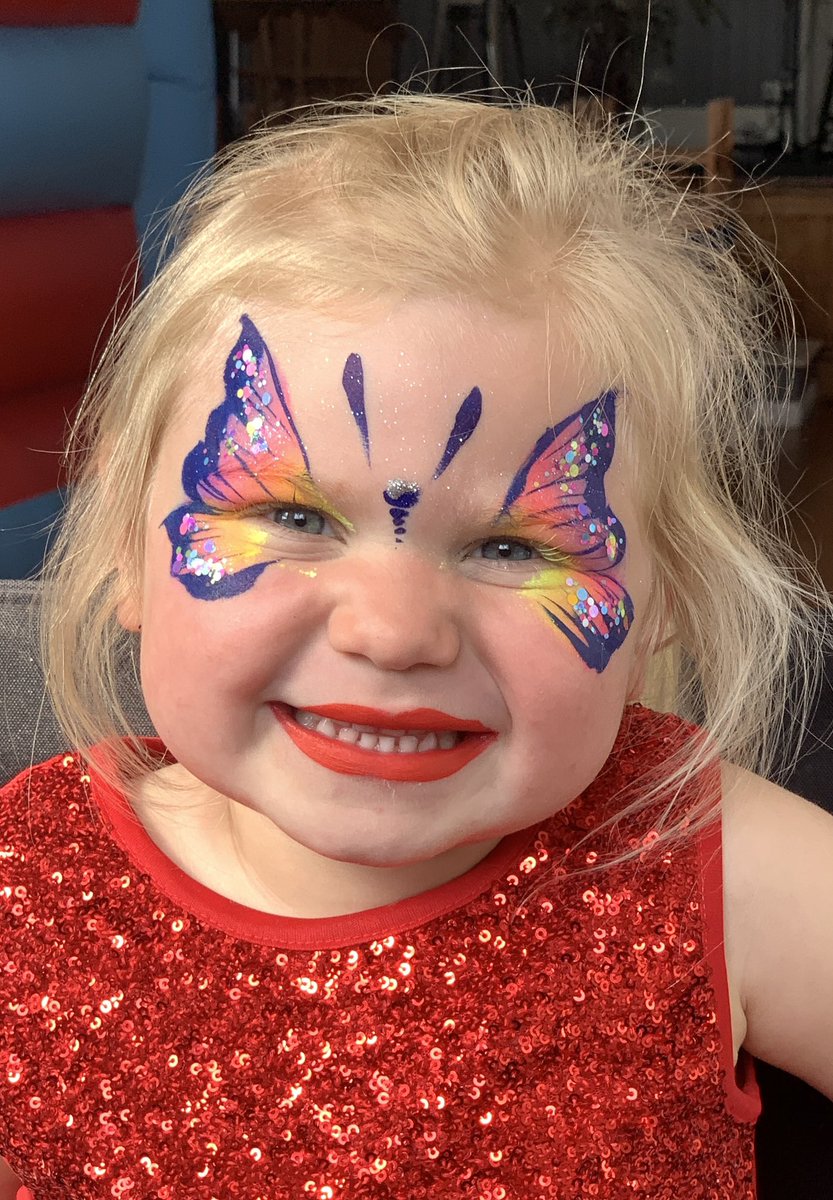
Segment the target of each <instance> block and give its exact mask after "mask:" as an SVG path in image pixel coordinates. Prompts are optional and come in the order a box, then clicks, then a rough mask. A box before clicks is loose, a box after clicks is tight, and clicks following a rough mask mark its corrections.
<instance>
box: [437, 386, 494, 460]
mask: <svg viewBox="0 0 833 1200" xmlns="http://www.w3.org/2000/svg"><path fill="white" fill-rule="evenodd" d="M482 411H483V397H482V395H481V393H480V388H477V387H474V388H472V389H471V391H470V392H469V394H468V396H466V398H465V400H464V401H463V403H462V404H461V405H460V407H459V408H458V409H457V414H456V416H455V417H454V428H453V429H452V430H451V433H450V434H449V437H448V441H447V442H446V445H445V450H444V451H443V456H442V458H441V459H440V461H439V463H438V464H437V469H436V471H435V472H434V478H435V479H439V477H440V476H441V475H442V473H443V471H444V470H445V469H446V467H447V466H449V464H450V463H451V462H452V461H453V459H454V456H455V455H456V454H457V453H458V452H459V451H460V450H461V449H462V448H463V446H465V444H466V442H467V441H468V440H469V438H470V437H471V435H472V434H473V433H474V431H475V429H476V428H477V425H478V422H479V421H480V414H481V413H482Z"/></svg>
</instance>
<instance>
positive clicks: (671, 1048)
mask: <svg viewBox="0 0 833 1200" xmlns="http://www.w3.org/2000/svg"><path fill="white" fill-rule="evenodd" d="M626 725H627V729H626V731H625V733H623V735H622V736H621V737H620V740H619V742H618V743H617V746H616V748H615V749H614V752H613V754H612V756H611V759H610V761H609V763H608V765H607V766H606V768H605V769H604V771H603V772H602V774H601V775H600V777H599V778H598V779H597V780H596V781H595V782H594V784H592V785H591V787H590V788H589V789H588V790H587V792H586V793H584V794H583V795H582V796H581V797H579V798H578V799H577V800H576V801H574V802H573V804H571V805H570V806H569V807H568V808H567V809H566V810H564V811H563V812H562V813H559V814H557V815H556V816H555V817H553V818H551V819H550V820H549V821H547V822H545V823H544V825H543V826H542V827H541V828H537V829H532V830H529V831H527V834H526V835H524V836H523V837H522V838H521V842H519V843H518V845H519V848H518V849H517V850H514V849H513V855H514V857H513V858H511V859H509V858H507V857H506V856H504V859H503V860H501V865H500V869H499V870H498V869H496V872H495V875H494V877H493V878H492V879H491V880H488V879H487V881H486V883H485V885H484V887H483V889H482V890H481V892H480V893H479V894H478V895H475V896H474V897H473V898H472V897H471V896H468V897H467V898H466V900H465V902H462V903H460V904H458V905H457V907H453V906H452V907H451V908H450V909H449V907H448V905H447V904H446V905H445V907H441V908H440V909H437V910H436V911H431V903H432V899H431V897H432V895H433V894H432V893H428V894H427V895H426V897H424V898H421V899H424V900H425V904H426V906H427V907H426V912H427V913H428V915H427V917H426V919H425V920H424V921H423V923H422V924H419V925H418V926H417V927H407V928H403V927H401V922H399V923H397V921H396V920H395V919H394V916H395V914H396V913H397V911H398V906H393V907H392V908H391V909H388V910H381V912H382V916H380V918H379V927H378V928H376V929H373V930H372V931H371V935H370V936H367V937H366V938H364V939H363V940H361V941H360V942H359V941H357V942H355V943H353V944H344V943H342V944H338V945H333V944H332V943H335V942H337V941H338V938H337V936H332V929H333V928H334V927H335V925H337V922H336V923H335V924H334V923H330V924H329V926H328V927H329V928H330V930H331V937H330V943H331V944H326V945H325V944H322V945H320V946H313V947H312V948H307V949H300V948H297V947H293V948H289V946H288V944H286V943H284V944H280V943H279V942H278V940H275V941H274V942H272V943H271V944H266V943H265V942H264V941H263V939H261V940H259V941H254V940H251V941H249V940H245V939H244V938H242V937H240V936H237V937H235V936H232V935H231V934H230V933H228V932H224V931H223V930H222V929H219V928H215V927H214V925H212V924H211V923H209V921H208V920H207V919H206V918H205V916H201V915H199V913H198V912H197V911H189V908H188V906H185V905H182V904H178V903H175V902H174V901H172V900H171V899H170V898H169V896H168V895H166V894H165V893H164V892H163V891H162V890H161V889H160V887H159V886H157V884H156V883H154V881H153V879H152V878H151V877H150V876H149V875H148V873H147V871H146V870H145V869H144V868H143V867H142V865H141V864H140V863H138V862H133V861H131V860H130V859H129V858H128V857H127V855H126V853H125V852H124V851H123V850H122V849H121V847H120V846H119V845H118V844H117V842H116V841H115V840H113V838H112V836H111V835H110V832H109V829H108V827H107V826H106V825H105V824H104V823H103V822H102V821H101V820H100V819H99V817H98V816H97V814H96V809H95V803H92V804H91V802H90V801H91V795H90V786H89V785H88V783H87V782H85V780H84V778H83V764H81V763H79V762H78V761H76V760H75V759H74V758H73V757H72V756H69V755H67V756H64V757H62V758H57V759H54V760H52V761H51V762H50V763H47V764H45V765H43V766H41V767H37V768H35V769H34V770H33V771H32V772H30V773H28V774H27V775H25V776H23V777H22V778H21V779H19V780H18V781H16V782H15V783H13V784H11V785H9V786H8V787H7V788H6V789H4V791H3V792H2V793H1V794H0V796H2V813H3V821H2V832H0V871H2V875H0V904H2V907H3V910H4V911H3V915H2V919H3V929H4V938H3V945H2V961H0V968H1V969H0V1004H2V1011H3V1013H4V1020H3V1021H2V1023H0V1080H2V1081H3V1082H4V1084H5V1086H4V1087H3V1088H2V1089H0V1153H2V1154H3V1155H4V1156H5V1157H6V1158H7V1159H8V1160H9V1162H10V1163H11V1165H12V1166H13V1168H14V1169H15V1170H16V1171H17V1172H18V1173H19V1174H20V1175H21V1177H22V1178H23V1179H24V1181H25V1183H26V1184H27V1185H28V1186H29V1187H31V1188H32V1190H33V1192H34V1195H35V1197H36V1200H70V1198H71V1200H93V1198H96V1200H100V1198H101V1197H129V1198H130V1200H142V1198H150V1197H153V1198H155V1200H189V1198H191V1197H193V1198H194V1200H230V1198H240V1200H305V1198H307V1197H309V1198H310V1200H363V1198H365V1197H374V1198H377V1200H429V1198H430V1200H445V1198H448V1200H451V1198H464V1200H544V1198H545V1197H558V1198H559V1200H568V1198H571V1200H576V1198H579V1197H602V1198H607V1200H619V1198H620V1197H621V1198H624V1197H643V1198H644V1200H679V1197H685V1200H696V1198H702V1200H709V1198H714V1200H722V1198H723V1197H726V1196H729V1195H731V1196H732V1197H734V1198H735V1200H753V1198H754V1196H755V1190H754V1178H753V1176H754V1168H753V1131H754V1120H755V1117H756V1116H757V1113H758V1110H759V1107H760V1105H759V1099H758V1096H757V1090H756V1088H755V1086H754V1078H753V1079H752V1082H751V1083H750V1084H747V1086H746V1088H745V1090H741V1089H740V1088H739V1087H738V1086H737V1084H735V1082H734V1074H733V1072H732V1070H731V1038H730V1030H729V1029H728V1027H727V1024H726V1021H727V1016H726V1013H727V1004H726V995H725V989H726V983H725V978H724V977H723V976H722V975H720V971H719V970H717V971H716V970H715V962H716V961H717V960H716V958H715V954H714V947H712V946H711V945H710V943H709V942H708V936H707V935H708V927H707V923H706V919H705V918H706V911H707V897H706V895H705V892H704V889H703V886H702V883H701V885H700V886H699V887H698V885H697V880H698V879H701V872H700V867H699V864H700V862H701V858H700V855H701V854H702V847H700V846H699V845H698V840H697V839H691V841H690V842H689V844H687V845H682V846H676V847H674V848H673V849H670V850H669V849H668V848H666V847H662V848H661V852H660V853H657V852H656V851H655V850H654V848H653V847H654V843H655V841H656V837H655V836H654V837H651V836H649V835H651V834H652V833H653V834H655V833H656V830H655V829H653V827H652V816H656V813H653V814H652V813H650V812H648V813H645V814H643V815H642V816H641V817H635V818H633V819H632V820H631V821H630V824H624V823H623V827H622V828H621V829H620V835H619V836H620V837H621V836H624V837H625V840H626V842H627V843H628V844H632V845H635V846H642V847H644V849H643V850H642V853H641V858H640V860H639V862H638V863H637V864H634V863H631V864H625V865H622V866H618V867H615V868H604V866H603V864H604V861H605V859H606V858H609V857H610V852H611V849H612V848H613V847H614V843H613V842H611V841H610V838H611V836H612V835H611V834H610V832H609V831H607V832H604V833H593V831H594V829H595V827H596V826H597V825H598V823H599V822H600V820H601V819H602V818H603V817H605V816H607V815H610V813H611V812H612V811H613V807H614V805H615V804H616V803H618V802H619V800H620V797H621V794H622V789H623V788H626V787H627V786H628V785H629V784H630V783H632V782H633V781H634V779H635V778H636V777H637V776H638V775H639V773H640V772H641V771H643V770H644V768H645V767H646V766H651V765H653V764H656V763H657V762H659V761H661V760H662V759H663V758H665V757H666V756H667V755H668V754H669V753H671V752H672V751H673V749H674V748H675V746H676V745H678V743H679V739H680V737H682V736H684V735H685V728H686V727H684V726H683V725H682V724H681V723H680V722H678V721H677V720H676V718H670V717H658V716H656V715H655V714H651V713H649V712H647V711H646V710H643V709H639V708H635V709H633V710H630V712H629V716H628V717H627V719H626ZM701 786H702V785H701ZM697 794H699V793H697V792H696V789H695V787H694V786H692V787H691V788H690V790H689V791H688V792H687V793H686V794H685V795H684V796H683V797H682V798H681V803H684V804H685V803H691V802H692V801H693V800H694V799H696V796H697ZM92 798H93V800H94V798H95V793H93V797H92ZM588 832H590V833H591V834H592V836H591V837H590V839H589V840H587V841H585V842H583V843H582V845H581V847H580V848H578V850H577V851H576V854H575V856H573V854H572V851H571V847H573V846H575V845H576V843H577V842H578V841H579V839H580V838H582V837H583V836H584V835H585V834H586V833H588ZM521 843H522V844H521ZM513 846H514V843H513ZM573 857H575V860H576V865H577V866H580V867H582V868H586V867H587V866H588V864H590V865H591V867H592V873H590V874H588V873H587V872H586V871H585V872H584V873H582V874H578V873H577V872H576V871H574V870H573ZM464 881H465V877H464V879H463V881H462V882H461V886H463V883H464ZM712 902H713V901H712ZM384 914H393V915H394V916H391V917H390V919H389V920H388V918H387V917H385V916H384ZM279 920H280V919H279V918H276V921H279ZM386 921H388V923H387V925H386ZM721 996H722V997H723V998H722V1000H721V998H720V997H721ZM727 1064H728V1067H727Z"/></svg>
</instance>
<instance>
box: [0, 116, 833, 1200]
mask: <svg viewBox="0 0 833 1200" xmlns="http://www.w3.org/2000/svg"><path fill="white" fill-rule="evenodd" d="M185 218H186V228H185V229H184V230H180V240H179V243H178V246H177V249H176V251H175V253H174V254H173V255H172V256H171V257H170V259H169V261H168V263H167V265H166V266H165V267H164V269H163V270H162V271H161V272H160V274H159V275H158V277H157V278H156V279H155V280H154V282H153V283H152V284H151V286H150V287H149V288H148V289H147V291H146V292H145V294H144V295H143V297H142V298H141V300H140V301H139V302H138V304H137V305H136V306H135V308H134V309H133V311H132V313H131V315H130V317H129V318H128V320H127V322H126V324H125V326H124V328H123V329H122V331H121V332H120V334H119V335H118V337H117V339H116V342H115V344H114V347H113V348H112V350H111V352H110V354H109V355H108V357H107V360H106V362H105V365H104V366H103V367H102V369H101V370H100V372H99V374H98V377H97V378H96V380H95V382H94V384H93V387H92V389H91V393H90V396H89V398H88V403H87V406H86V408H85V410H84V414H83V416H82V423H81V427H80V428H81V434H80V438H81V440H80V441H78V442H76V444H75V448H76V454H75V456H76V457H77V450H78V447H79V446H80V445H83V447H84V450H85V457H84V464H85V465H84V466H83V467H82V468H81V470H80V472H79V474H78V478H77V481H76V483H75V487H74V490H73V494H72V501H71V505H70V510H69V513H68V516H67V519H66V523H65V527H64V531H63V535H62V543H61V546H60V547H59V549H58V555H57V561H56V563H55V564H54V565H53V568H52V572H51V580H50V584H49V589H50V590H49V594H48V597H47V608H46V614H45V619H44V624H45V629H46V636H47V643H48V644H47V663H48V671H49V677H50V684H51V688H52V691H53V693H54V697H55V704H56V706H57V707H58V709H59V712H60V715H61V717H62V719H63V722H64V725H65V728H66V734H67V746H68V747H76V749H75V750H71V751H68V752H67V753H66V754H64V755H62V756H60V757H58V758H57V759H54V760H52V761H50V762H47V763H44V764H42V765H40V766H35V767H33V768H32V769H31V770H29V771H27V772H25V773H24V774H23V775H22V776H21V777H19V778H18V779H17V780H15V781H14V782H12V783H11V784H10V785H8V786H7V787H6V789H5V790H4V791H3V793H2V804H1V805H0V812H2V837H0V841H2V879H1V880H0V884H2V896H3V900H4V904H5V910H6V911H5V917H4V920H5V924H4V936H3V945H2V951H3V967H4V969H3V972H2V975H0V978H2V984H0V987H2V1022H1V1023H0V1067H1V1068H2V1079H3V1081H4V1086H3V1088H2V1091H1V1092H0V1152H1V1153H2V1155H3V1156H4V1158H5V1160H6V1162H7V1163H8V1167H9V1171H10V1174H9V1175H8V1177H7V1182H6V1183H5V1184H4V1185H3V1186H4V1187H5V1191H3V1192H2V1193H0V1194H2V1195H3V1196H14V1195H15V1193H16V1191H17V1189H18V1187H19V1186H20V1188H21V1190H20V1193H19V1194H20V1195H21V1196H22V1195H27V1196H28V1195H30V1194H32V1193H33V1194H34V1196H35V1198H36V1200H59V1198H60V1200H70V1198H71V1200H83V1198H85V1197H90V1198H92V1197H102V1196H108V1197H109V1196H113V1197H127V1196H129V1197H130V1198H131V1200H139V1197H156V1198H158V1200H185V1198H188V1197H194V1198H200V1200H203V1198H204V1200H209V1198H213V1200H228V1198H229V1197H240V1198H241V1200H284V1198H286V1200H289V1198H290V1197H291V1198H292V1200H358V1198H360V1197H371V1196H373V1197H387V1198H390V1200H420V1198H422V1197H426V1198H427V1197H431V1198H432V1200H433V1198H441V1200H442V1198H446V1197H448V1198H452V1197H453V1198H457V1197H461V1198H462V1197H466V1198H471V1200H539V1198H540V1200H542V1198H544V1197H559V1200H566V1198H567V1197H589V1196H598V1197H610V1198H614V1200H618V1198H620V1197H637V1196H639V1197H646V1198H649V1197H650V1198H651V1200H671V1198H672V1197H673V1198H675V1200H676V1198H677V1197H685V1198H686V1200H693V1198H697V1197H702V1198H704V1200H705V1198H707V1197H708V1198H713V1200H718V1198H721V1200H722V1198H723V1197H728V1196H732V1197H737V1198H738V1200H740V1198H743V1200H750V1198H752V1197H754V1196H755V1181H754V1176H755V1168H754V1162H753V1129H754V1123H755V1119H756V1117H757V1115H758V1112H759V1108H760V1102H759V1096H758V1091H757V1086H756V1082H755V1078H754V1071H753V1069H752V1063H751V1057H750V1056H757V1057H760V1058H762V1059H765V1060H767V1061H769V1062H771V1063H775V1064H777V1065H778V1066H780V1067H783V1068H785V1069H786V1070H788V1071H790V1072H792V1073H794V1074H796V1075H798V1076H801V1077H802V1078H803V1079H805V1080H807V1081H808V1082H809V1083H810V1084H812V1085H813V1086H814V1087H816V1088H817V1089H819V1090H820V1091H822V1092H824V1093H826V1094H827V1095H828V1096H831V1097H833V872H831V870H830V865H831V862H832V861H833V818H831V817H830V816H828V815H827V814H825V813H824V812H822V811H821V810H819V809H816V808H814V807H812V806H811V805H810V804H808V803H806V802H804V801H802V800H800V799H798V798H797V797H795V796H792V795H790V794H788V793H786V792H784V791H782V790H781V789H779V788H778V787H776V786H775V785H774V784H771V783H768V782H765V781H764V779H762V778H760V777H757V776H756V775H754V774H751V773H749V772H748V771H747V770H746V769H744V767H745V766H749V765H750V764H753V765H754V764H758V765H759V767H760V766H762V765H763V768H765V766H766V761H767V759H766V753H767V751H768V750H770V751H771V749H772V746H773V739H774V733H773V730H775V729H777V724H778V721H777V718H778V714H779V713H780V712H782V711H783V707H784V703H785V698H786V696H787V692H788V687H787V682H786V681H787V680H788V678H789V675H788V666H789V667H790V669H791V670H792V672H793V679H794V678H795V676H796V674H797V675H798V676H799V683H800V682H801V680H803V679H805V677H807V676H808V675H809V673H810V668H811V666H812V662H813V659H814V654H815V650H814V646H817V645H818V642H819V632H818V631H819V629H820V628H821V626H822V624H823V619H824V615H825V609H824V605H825V604H826V601H825V600H824V599H823V598H819V597H816V602H817V605H818V606H819V607H817V609H816V610H815V612H814V610H813V609H812V608H811V604H810V600H811V599H812V597H811V596H810V593H809V592H808V591H807V589H805V588H804V587H803V586H802V585H801V584H800V583H798V582H797V579H798V578H799V577H798V575H797V574H796V573H794V572H793V573H791V571H790V570H789V569H788V567H785V566H784V563H785V559H784V552H783V551H782V549H781V548H780V543H779V542H778V539H777V537H776V535H775V534H774V533H773V532H772V528H771V526H767V525H764V524H762V523H761V522H760V521H759V520H758V514H759V513H760V511H761V508H762V500H763V499H764V498H765V484H764V483H763V482H762V480H763V479H764V476H763V475H762V473H761V468H760V464H759V457H760V441H759V439H758V437H757V435H756V432H755V430H756V418H757V412H758V410H759V407H760V405H761V404H762V403H765V402H766V400H767V398H768V395H769V384H770V379H771V377H772V375H773V365H774V359H773V358H772V356H771V354H770V353H769V351H768V349H767V331H768V326H769V324H770V323H771V321H772V311H773V309H772V300H771V297H770V295H769V293H767V292H766V290H765V289H764V287H763V283H762V280H761V278H760V272H759V271H758V269H757V268H756V267H755V265H754V264H755V262H756V261H757V260H756V259H755V257H754V253H753V251H752V250H751V249H750V247H749V246H748V245H745V244H743V243H742V241H741V239H740V235H739V234H738V233H737V230H736V225H734V226H733V228H734V229H735V233H734V236H733V237H732V238H730V237H728V236H727V234H726V230H727V228H728V226H727V222H729V221H732V220H733V219H732V218H731V217H730V216H727V213H726V212H724V211H723V210H721V209H720V208H719V207H715V206H712V207H710V208H706V207H705V202H704V201H703V200H702V199H701V198H698V197H695V196H689V195H685V194H683V193H682V192H681V191H680V190H679V189H678V187H676V186H675V184H674V183H673V182H671V181H668V180H666V179H665V178H664V177H663V174H662V171H661V169H660V168H659V167H658V166H657V165H656V164H655V163H654V162H653V161H652V160H651V158H650V157H646V156H645V155H644V154H643V153H640V151H638V150H637V149H636V148H635V147H634V146H633V145H632V144H631V143H629V142H628V141H627V139H626V138H625V137H620V136H619V135H617V134H616V133H615V131H611V130H607V131H599V130H594V129H591V128H590V127H584V128H583V127H579V126H577V125H576V123H575V122H573V120H572V119H571V118H570V117H569V116H568V115H565V114H563V113H560V112H557V111H553V110H549V109H543V108H538V107H535V106H532V105H523V106H517V107H515V108H512V107H509V106H506V107H501V106H496V105H485V104H481V103H479V102H475V101H467V100H457V99H436V98H428V97H424V96H423V97H407V96H405V97H400V98H397V99H384V100H376V101H370V102H368V103H366V104H359V105H357V106H354V107H352V108H348V110H347V111H346V112H341V113H339V114H333V115H329V116H327V115H322V114H317V115H316V114H314V115H312V116H311V117H309V118H308V119H306V120H304V121H301V122H299V123H296V124H294V125H291V126H287V127H282V128H279V129H276V130H274V131H271V132H261V133H259V134H258V135H256V136H255V137H254V138H253V139H251V140H250V141H248V142H246V143H244V144H243V145H242V146H239V147H237V148H236V149H235V150H234V151H233V152H232V153H231V155H230V156H229V157H228V159H227V161H226V162H225V164H223V165H221V166H220V167H219V169H218V170H217V172H216V173H215V174H214V175H212V176H211V177H210V178H208V179H207V180H205V181H204V182H203V183H202V184H201V185H200V188H199V189H198V191H197V192H196V193H195V194H193V195H192V197H191V199H190V200H189V202H188V204H187V205H186V209H185ZM35 332H36V331H33V337H34V334H35ZM34 344H35V345H36V344H37V343H36V339H35V341H34ZM134 640H136V641H138V642H139V644H140V646H141V679H142V687H143V690H144V695H145V699H146V702H147V707H148V711H149V713H150V716H151V718H152V721H153V724H154V726H155V728H156V730H157V732H158V735H159V740H158V741H153V740H152V741H142V740H141V739H139V738H138V737H136V736H135V735H132V734H131V732H130V731H129V730H125V728H124V724H123V721H122V720H121V711H120V708H119V704H118V700H117V698H116V695H115V687H114V681H115V676H116V665H117V663H118V662H119V660H120V655H121V654H122V653H123V651H124V648H125V645H126V644H127V643H130V642H132V641H134ZM658 683H659V684H662V685H663V686H665V688H666V690H668V689H669V688H670V692H669V695H670V699H669V701H668V703H667V707H668V708H669V709H670V710H671V713H677V714H683V715H684V714H689V716H696V717H697V718H698V721H699V724H698V725H695V724H692V723H689V721H688V720H684V719H683V716H681V715H671V713H665V714H661V713H659V712H656V711H652V710H651V709H650V708H648V707H643V706H642V704H641V703H640V700H641V699H645V698H646V697H647V696H649V695H656V691H655V689H656V687H657V686H658ZM649 689H654V691H650V690H649ZM22 1185H25V1186H22ZM27 1189H31V1191H27Z"/></svg>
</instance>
